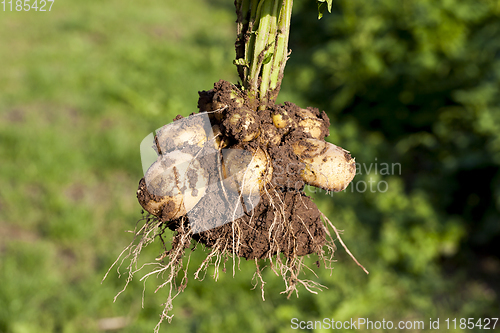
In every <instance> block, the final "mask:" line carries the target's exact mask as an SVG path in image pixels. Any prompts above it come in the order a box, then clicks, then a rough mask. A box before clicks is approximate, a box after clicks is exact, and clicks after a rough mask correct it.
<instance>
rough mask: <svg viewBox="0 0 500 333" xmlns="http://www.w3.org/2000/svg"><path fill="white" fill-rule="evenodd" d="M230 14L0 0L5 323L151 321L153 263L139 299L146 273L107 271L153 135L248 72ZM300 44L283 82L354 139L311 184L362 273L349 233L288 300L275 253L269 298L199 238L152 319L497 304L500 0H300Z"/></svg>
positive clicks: (222, 319) (396, 314) (474, 308)
mask: <svg viewBox="0 0 500 333" xmlns="http://www.w3.org/2000/svg"><path fill="white" fill-rule="evenodd" d="M31 2H33V1H31ZM1 6H2V5H0V10H1V9H2V7H1ZM234 21H235V15H234V13H233V4H232V1H229V0H217V1H203V0H196V1H172V0H165V1H151V0H145V1H141V2H131V1H117V0H110V1H75V0H67V1H56V2H55V3H54V5H53V7H52V10H51V11H50V12H45V13H43V12H35V11H33V10H31V11H29V12H16V11H12V12H10V11H0V332H2V333H3V332H5V333H31V332H99V331H103V330H104V329H105V324H106V321H103V319H106V318H108V319H109V318H118V321H119V322H121V323H126V325H125V327H123V328H121V329H119V330H117V332H152V330H153V328H154V326H155V325H156V323H157V321H158V319H159V314H160V312H161V310H162V309H163V307H162V306H161V304H162V303H163V302H165V300H166V297H167V295H166V291H163V290H160V291H159V292H158V293H156V294H155V293H154V290H155V288H156V286H157V285H159V284H160V283H161V281H162V280H161V277H160V278H159V279H156V277H152V278H150V279H149V280H148V281H147V283H146V284H145V294H144V307H143V308H142V304H141V298H142V289H143V283H142V282H140V281H139V278H140V276H141V273H139V275H138V276H136V278H135V279H134V280H133V281H132V282H131V284H130V285H129V287H128V289H127V290H126V291H125V292H124V293H123V294H121V295H120V296H119V297H118V299H117V301H116V302H115V303H113V297H114V296H115V295H116V294H117V293H118V292H119V291H120V290H121V289H122V288H123V286H124V284H125V276H122V277H121V278H119V276H118V274H117V273H116V270H112V271H111V273H110V275H109V276H108V278H107V279H106V280H105V281H104V283H102V284H101V279H102V278H103V276H104V274H105V273H106V271H107V269H108V268H109V267H110V265H111V264H112V263H113V261H114V260H115V259H116V257H117V256H118V255H119V253H120V252H121V251H122V249H123V248H124V247H125V246H126V245H127V244H128V243H129V242H130V241H131V240H132V234H130V233H127V231H128V230H133V228H134V227H135V225H136V223H137V221H138V220H139V218H140V217H141V215H140V212H141V209H140V206H139V204H138V203H137V201H136V198H135V192H136V189H137V185H138V181H139V179H140V178H141V176H142V170H141V162H140V152H139V144H140V142H141V140H142V139H143V138H144V137H145V136H146V135H148V134H149V133H150V132H152V131H153V130H155V129H156V128H158V127H160V126H162V125H164V124H166V123H169V122H171V121H172V118H173V117H175V116H176V115H177V114H181V115H183V116H187V115H188V114H190V113H192V112H195V111H196V110H197V109H196V105H197V97H198V95H197V92H198V90H208V89H210V88H211V87H212V86H213V83H214V82H216V81H218V80H219V79H225V80H228V81H233V82H236V80H237V76H236V69H235V68H234V66H233V65H232V60H233V58H234V46H233V42H234V37H235V24H234ZM290 48H291V49H292V50H293V52H292V54H291V59H290V60H289V62H288V66H287V69H286V71H285V79H284V82H283V88H282V92H281V95H280V97H279V101H280V102H283V101H285V100H290V101H292V102H295V103H296V104H299V105H300V106H303V107H306V106H315V107H319V108H320V109H322V110H325V111H327V112H328V114H329V116H330V118H331V123H332V126H331V128H330V131H331V135H330V137H329V138H328V140H329V141H331V142H333V143H336V144H338V145H340V146H342V147H345V148H347V149H348V150H350V151H351V153H352V155H353V156H355V157H356V161H357V162H358V163H359V164H358V166H359V167H360V169H359V170H358V172H359V174H358V175H357V176H356V178H355V179H354V182H353V184H352V185H351V186H350V187H349V188H348V189H347V190H346V191H345V192H342V193H336V194H333V195H330V194H325V193H320V192H318V193H316V194H314V196H315V197H316V202H317V203H318V206H319V207H320V208H321V209H322V210H323V211H324V212H325V213H326V214H327V216H329V217H330V219H331V220H332V222H333V223H334V224H335V225H336V226H337V228H339V229H342V230H344V234H343V239H344V241H345V242H346V243H347V245H348V246H349V248H350V250H351V251H352V252H353V253H354V255H355V256H356V257H357V259H358V260H359V261H360V262H361V263H362V264H363V265H364V266H365V267H366V268H367V269H368V270H369V271H370V274H369V275H366V274H365V273H363V271H362V270H361V269H359V267H357V266H356V265H355V264H354V263H353V262H352V261H351V259H350V258H349V257H348V256H347V255H346V253H345V251H344V250H343V249H342V248H341V247H339V249H338V252H337V254H336V259H337V260H338V261H337V262H336V263H335V265H334V267H335V268H334V269H333V271H331V272H330V271H328V270H325V269H323V268H320V269H317V268H316V267H315V266H314V261H315V260H316V258H314V257H311V258H310V259H308V262H309V263H310V264H311V265H312V266H314V267H315V271H316V272H317V274H318V277H317V278H316V277H314V276H313V275H312V274H311V273H309V274H308V275H305V276H304V277H305V278H310V279H315V280H316V281H318V282H320V283H321V284H323V285H325V286H327V287H328V289H326V290H324V291H323V292H320V293H319V294H318V295H313V294H310V293H308V292H307V291H306V290H304V289H300V293H299V298H296V297H295V296H292V297H291V298H290V299H289V300H287V299H286V296H285V295H281V294H280V292H281V291H282V290H284V285H283V282H282V281H281V280H280V278H279V277H277V276H275V275H274V274H273V273H272V272H271V271H270V270H269V269H266V270H265V272H264V278H265V280H266V282H267V283H266V285H265V290H266V301H265V302H263V301H262V300H261V298H260V297H261V296H260V291H259V290H251V288H252V283H251V280H252V276H253V272H254V263H252V262H246V261H242V262H241V264H240V269H239V270H238V271H237V273H236V276H235V277H234V278H233V277H232V275H231V273H230V271H231V270H230V269H228V273H226V274H222V275H221V277H220V279H219V280H218V281H217V282H215V281H214V280H213V279H212V278H211V277H210V276H209V275H207V277H206V278H205V280H204V281H202V282H200V281H197V280H194V278H193V273H194V268H195V267H196V265H197V264H199V263H201V261H202V258H203V257H204V254H205V253H204V252H203V251H201V250H196V251H195V252H194V253H193V255H192V257H191V263H190V267H191V270H190V274H189V278H190V279H189V283H188V287H187V289H186V290H185V292H184V293H182V294H180V295H179V297H178V298H177V299H176V300H175V301H174V310H173V313H174V314H175V317H174V319H173V321H172V323H171V324H168V323H164V324H162V326H161V329H160V331H161V332H166V331H168V332H174V331H175V332H187V331H191V332H215V331H227V332H233V331H240V332H263V331H265V332H291V331H294V330H292V329H291V327H290V326H291V319H292V318H298V319H299V320H322V319H323V318H326V317H328V318H334V319H335V320H349V319H350V318H354V319H356V318H358V317H364V318H369V319H370V320H373V321H375V320H382V319H385V320H393V321H395V322H397V321H400V320H404V321H414V320H423V321H424V322H425V325H426V326H425V330H428V321H429V318H433V319H437V318H440V320H441V328H443V325H444V322H443V321H444V320H445V319H446V318H469V317H471V318H476V321H477V319H478V318H485V317H499V314H500V305H499V292H500V283H499V282H500V278H499V277H500V259H499V257H500V247H499V246H498V244H499V243H500V172H499V165H500V97H499V96H500V95H499V88H500V1H498V0H405V1H399V0H379V1H353V0H336V1H334V5H333V10H332V14H327V15H325V16H324V17H323V19H321V20H320V21H318V20H317V11H316V5H315V2H314V1H312V0H308V1H296V3H295V7H294V14H293V17H292V30H291V40H290ZM384 163H386V164H387V165H389V166H393V165H395V166H396V168H395V169H394V170H392V168H389V169H384V166H385V164H384ZM398 165H399V166H400V167H397V166H398ZM370 186H371V187H370ZM308 191H309V192H310V191H311V190H310V189H308ZM160 251H161V246H160V245H159V244H153V245H151V246H150V247H149V248H147V249H146V251H145V252H144V253H143V255H142V260H143V262H148V261H154V260H153V259H154V258H155V257H156V256H157V255H158V254H159V253H160ZM228 267H229V268H230V267H231V266H230V264H229V266H228ZM122 272H124V270H123V269H122ZM146 272H147V269H146V270H145V271H144V273H146ZM499 326H500V324H497V327H499ZM317 331H321V330H317ZM374 331H375V330H374ZM408 331H412V330H408ZM413 331H416V330H413ZM449 331H456V332H461V331H466V330H465V329H460V327H457V329H456V330H453V329H450V330H449ZM467 331H469V330H467ZM472 331H481V329H479V328H476V329H474V330H472Z"/></svg>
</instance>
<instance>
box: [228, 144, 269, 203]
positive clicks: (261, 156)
mask: <svg viewBox="0 0 500 333" xmlns="http://www.w3.org/2000/svg"><path fill="white" fill-rule="evenodd" d="M223 157H224V161H223V172H224V178H225V179H226V180H227V181H226V183H227V184H228V185H229V186H230V187H231V188H232V189H233V190H234V191H237V192H238V193H241V194H243V195H255V196H257V195H260V191H261V190H262V189H263V188H264V186H265V185H266V184H267V183H268V182H270V181H271V177H272V171H273V168H272V165H271V163H270V161H269V158H268V156H267V154H266V152H265V151H264V150H262V149H261V148H258V149H256V150H255V151H249V150H244V149H227V150H226V151H225V152H223Z"/></svg>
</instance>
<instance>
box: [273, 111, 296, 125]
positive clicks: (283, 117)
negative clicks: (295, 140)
mask: <svg viewBox="0 0 500 333" xmlns="http://www.w3.org/2000/svg"><path fill="white" fill-rule="evenodd" d="M272 118H273V124H274V126H276V128H285V127H290V126H292V122H293V121H292V118H290V117H288V113H287V112H286V111H281V112H280V113H274V114H273V115H272Z"/></svg>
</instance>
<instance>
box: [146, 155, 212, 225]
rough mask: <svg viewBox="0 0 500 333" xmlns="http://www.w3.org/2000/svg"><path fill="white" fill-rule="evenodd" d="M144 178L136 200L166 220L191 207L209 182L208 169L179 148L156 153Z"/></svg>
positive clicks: (183, 212) (181, 213)
mask: <svg viewBox="0 0 500 333" xmlns="http://www.w3.org/2000/svg"><path fill="white" fill-rule="evenodd" d="M144 179H145V182H146V188H139V190H138V198H139V203H140V204H141V206H142V207H143V208H144V209H145V210H147V211H148V212H150V213H151V214H153V215H156V216H164V217H165V218H166V219H169V220H170V219H175V218H178V217H181V216H183V215H185V214H186V213H187V212H188V211H189V210H191V208H193V207H194V206H195V205H196V204H197V203H198V201H200V199H201V198H202V197H203V196H204V195H205V188H206V186H207V185H208V173H207V171H206V170H204V169H203V168H202V167H201V166H200V163H199V162H198V161H197V160H196V159H193V155H191V154H188V153H184V152H181V151H179V150H174V151H172V152H170V153H167V154H165V155H160V156H158V159H157V160H156V162H155V163H153V165H151V167H150V168H149V169H148V171H147V172H146V174H145V176H144ZM140 191H147V192H148V193H147V195H146V193H139V192H140ZM141 194H142V195H141Z"/></svg>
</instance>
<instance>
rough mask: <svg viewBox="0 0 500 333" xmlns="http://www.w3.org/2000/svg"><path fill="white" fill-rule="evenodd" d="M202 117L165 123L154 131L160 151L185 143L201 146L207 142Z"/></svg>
mask: <svg viewBox="0 0 500 333" xmlns="http://www.w3.org/2000/svg"><path fill="white" fill-rule="evenodd" d="M204 125H205V123H204V119H203V118H202V117H200V118H196V117H195V118H185V119H180V120H177V121H174V122H173V123H170V124H167V125H165V126H163V127H162V128H160V129H159V130H157V131H156V138H157V139H158V145H159V147H160V150H161V153H162V154H165V153H167V152H170V151H173V150H176V149H180V148H182V147H184V146H185V145H191V146H199V147H203V145H204V144H205V142H207V140H208V138H207V133H206V132H205V128H204Z"/></svg>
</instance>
